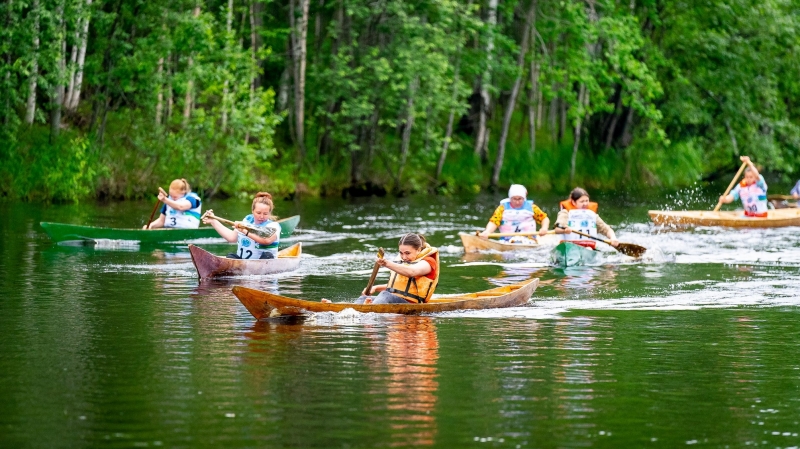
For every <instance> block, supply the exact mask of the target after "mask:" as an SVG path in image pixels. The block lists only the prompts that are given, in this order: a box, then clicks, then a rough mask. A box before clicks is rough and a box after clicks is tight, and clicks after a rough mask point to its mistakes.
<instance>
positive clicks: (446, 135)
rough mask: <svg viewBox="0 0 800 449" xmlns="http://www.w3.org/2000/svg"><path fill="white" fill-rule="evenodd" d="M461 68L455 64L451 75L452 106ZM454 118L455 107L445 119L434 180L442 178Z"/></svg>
mask: <svg viewBox="0 0 800 449" xmlns="http://www.w3.org/2000/svg"><path fill="white" fill-rule="evenodd" d="M460 68H461V63H460V61H458V62H456V67H455V71H454V73H453V104H455V103H456V101H457V100H458V72H459V70H460ZM455 118H456V109H455V107H452V108H450V116H449V117H447V129H446V130H445V132H444V142H442V154H440V155H439V162H438V163H437V164H436V180H437V181H438V180H439V178H441V177H442V170H443V169H444V162H445V160H446V159H447V149H448V148H449V147H450V140H451V139H452V138H453V122H454V121H455Z"/></svg>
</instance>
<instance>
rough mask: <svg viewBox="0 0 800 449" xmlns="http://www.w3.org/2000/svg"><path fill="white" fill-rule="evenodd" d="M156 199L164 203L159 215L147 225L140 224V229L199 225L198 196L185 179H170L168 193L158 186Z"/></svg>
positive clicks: (197, 226) (199, 206) (194, 226)
mask: <svg viewBox="0 0 800 449" xmlns="http://www.w3.org/2000/svg"><path fill="white" fill-rule="evenodd" d="M158 200H159V201H161V202H162V203H164V204H163V205H162V206H161V215H159V217H158V218H156V219H155V220H153V222H152V223H149V226H148V225H144V226H142V229H156V228H186V229H196V228H199V227H200V212H201V210H200V209H201V205H200V203H201V201H200V197H199V196H197V195H196V194H195V193H194V192H192V189H191V188H190V187H189V183H188V182H186V180H185V179H183V178H181V179H176V180H174V181H172V182H171V183H170V184H169V195H167V192H165V191H164V189H162V188H161V187H159V188H158Z"/></svg>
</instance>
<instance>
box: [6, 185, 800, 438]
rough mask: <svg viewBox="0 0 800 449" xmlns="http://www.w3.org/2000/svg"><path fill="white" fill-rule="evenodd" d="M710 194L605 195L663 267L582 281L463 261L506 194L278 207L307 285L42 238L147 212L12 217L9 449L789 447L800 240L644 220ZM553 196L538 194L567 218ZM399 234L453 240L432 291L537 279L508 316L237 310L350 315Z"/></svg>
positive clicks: (794, 416)
mask: <svg viewBox="0 0 800 449" xmlns="http://www.w3.org/2000/svg"><path fill="white" fill-rule="evenodd" d="M713 198H714V195H713V193H711V192H706V191H703V190H700V189H695V190H687V191H684V192H679V193H673V194H668V193H663V192H659V193H654V194H651V195H643V194H631V193H608V194H598V195H597V197H596V198H593V199H596V200H599V201H600V204H601V210H600V212H601V215H602V216H603V217H604V218H605V219H606V221H607V222H609V224H611V225H612V226H613V227H614V228H615V229H616V230H617V234H618V236H619V239H620V240H621V241H625V242H631V243H636V244H640V245H643V246H646V247H647V248H648V249H649V251H648V253H647V254H646V256H645V258H644V259H643V260H641V261H633V260H631V259H629V258H627V257H624V256H621V255H617V254H616V253H615V252H614V251H613V250H611V249H610V248H602V249H603V250H604V253H603V258H602V263H601V264H599V265H597V266H591V267H576V268H569V269H556V268H552V267H549V266H547V261H548V248H539V249H537V250H535V251H531V252H520V253H511V254H496V253H494V254H493V253H486V254H470V255H465V254H464V253H463V250H462V248H461V244H460V241H459V239H458V235H457V234H458V232H460V231H474V230H475V229H478V228H480V227H483V225H484V224H485V223H486V221H487V220H488V217H489V216H490V215H491V213H492V211H493V209H494V207H495V205H496V204H497V201H498V200H499V199H501V197H500V196H490V195H481V196H476V197H462V198H444V197H429V196H419V197H410V198H401V199H395V198H371V199H356V200H342V199H333V200H304V201H294V202H289V201H279V202H277V204H276V213H278V214H279V215H281V216H289V215H293V214H301V216H302V219H301V222H300V226H299V228H298V231H297V232H296V233H295V236H294V237H293V238H292V239H290V241H286V243H290V242H291V241H301V242H303V245H304V246H303V248H304V254H303V259H302V263H301V268H300V269H299V270H298V271H296V272H292V273H285V274H281V275H277V276H271V277H260V278H259V277H244V278H234V279H226V280H221V281H214V282H203V283H198V281H197V280H196V273H195V271H194V267H193V266H192V263H191V259H190V257H189V253H188V251H187V249H186V244H185V243H184V244H175V245H155V246H139V245H137V244H135V243H131V242H102V243H101V244H99V245H97V246H96V247H91V246H85V247H83V246H82V247H75V246H62V245H56V244H53V243H52V242H51V241H50V240H49V238H48V237H47V235H46V234H45V233H44V232H43V230H42V228H41V227H40V226H39V222H40V221H56V222H68V223H76V224H94V225H105V226H115V227H129V226H135V225H141V223H143V222H144V219H145V217H146V216H147V215H148V214H149V211H150V208H151V207H152V204H147V203H144V202H141V203H136V202H125V203H101V204H80V205H49V206H46V205H35V204H19V203H0V225H1V226H2V231H1V232H2V233H1V235H0V245H2V246H0V447H89V446H102V447H187V448H188V447H191V448H196V447H260V448H272V447H275V448H278V447H292V448H309V447H320V448H328V447H330V448H336V447H342V448H349V447H388V446H390V447H420V446H435V447H442V448H450V447H476V448H478V447H493V448H494V447H497V448H550V447H553V448H561V447H614V448H617V447H676V446H695V445H696V446H704V447H746V446H758V447H770V448H775V447H778V448H789V447H798V446H800V436H798V435H799V434H800V357H798V355H800V354H798V353H800V349H798V345H797V341H798V338H800V308H798V304H800V294H799V293H798V291H800V233H798V232H797V229H793V228H785V229H766V230H731V229H714V228H699V229H695V230H692V231H688V232H672V231H657V230H655V229H654V228H653V227H652V225H651V224H650V222H649V220H648V216H647V210H648V209H662V208H670V209H686V208H688V209H694V208H702V209H709V208H711V207H713V204H714V200H713ZM559 199H560V198H558V197H555V196H543V197H538V198H536V200H537V202H538V203H539V204H540V205H541V206H542V207H543V208H544V209H545V211H546V212H548V213H550V215H551V218H552V219H554V218H555V212H556V205H557V201H558V200H559ZM205 206H206V208H208V207H212V208H213V209H214V210H215V212H216V213H217V214H218V215H220V216H223V217H229V218H234V219H238V218H241V217H243V216H244V215H245V214H246V213H248V212H249V204H248V202H243V201H238V200H225V201H220V200H212V201H209V202H208V204H206V205H205ZM408 231H416V232H423V233H424V234H425V235H426V236H428V238H429V241H430V242H431V243H432V244H434V245H435V246H438V247H440V249H441V251H442V275H441V282H440V284H439V288H438V292H439V293H461V292H470V291H478V290H485V289H488V288H492V287H494V286H497V285H503V284H508V283H512V282H516V281H519V280H523V279H527V278H529V277H531V276H535V277H539V278H540V280H541V281H542V285H541V286H540V287H539V289H538V290H537V291H536V292H535V294H534V297H533V300H532V301H531V302H530V303H529V304H528V305H527V306H525V307H517V308H511V309H502V310H490V311H473V312H465V313H450V314H441V315H431V316H422V317H405V316H394V315H384V316H378V315H374V314H358V313H340V314H318V315H314V316H311V317H309V318H308V319H305V320H291V321H287V320H277V321H269V322H256V321H255V320H254V319H253V318H252V316H251V315H250V314H249V313H248V312H247V311H246V310H245V308H244V307H243V306H241V305H240V304H239V302H238V301H237V300H236V298H235V297H234V296H233V295H232V294H231V293H230V288H231V287H232V286H233V285H244V286H248V287H253V288H259V289H266V290H269V291H273V292H277V293H280V294H283V295H286V296H292V297H298V298H306V299H313V300H318V299H319V298H321V297H326V298H330V299H331V300H334V301H344V300H349V299H352V298H354V297H355V296H356V295H357V294H358V293H359V292H360V291H361V289H363V287H364V285H365V284H366V281H367V278H368V276H369V271H370V269H371V266H372V262H373V260H374V254H375V251H376V249H377V248H378V247H384V248H388V249H395V248H396V244H397V240H398V238H399V236H400V235H402V234H403V233H405V232H408ZM200 244H202V246H205V247H207V248H209V249H210V250H212V251H214V252H217V253H220V254H223V253H225V252H228V251H230V250H231V249H230V248H231V247H230V246H228V245H225V244H222V243H221V240H208V241H204V242H200ZM600 246H604V245H602V244H601V245H599V247H600ZM382 279H385V274H384V275H381V277H379V281H380V280H382Z"/></svg>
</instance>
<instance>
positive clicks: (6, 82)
mask: <svg viewBox="0 0 800 449" xmlns="http://www.w3.org/2000/svg"><path fill="white" fill-rule="evenodd" d="M7 8H8V9H7V10H6V13H7V14H6V23H5V26H6V29H9V30H10V29H13V28H14V21H13V15H12V12H13V11H14V0H8V6H7ZM5 56H6V57H5V60H6V66H5V67H4V71H5V74H4V75H3V86H2V87H0V89H11V52H10V51H8V52H6V55H5ZM5 97H6V101H5V109H3V111H0V112H2V114H3V126H8V121H9V115H10V114H11V113H12V111H11V95H5Z"/></svg>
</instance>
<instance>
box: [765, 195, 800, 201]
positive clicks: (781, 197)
mask: <svg viewBox="0 0 800 449" xmlns="http://www.w3.org/2000/svg"><path fill="white" fill-rule="evenodd" d="M767 199H768V200H770V201H772V200H796V199H797V198H795V197H793V196H792V195H767Z"/></svg>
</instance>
